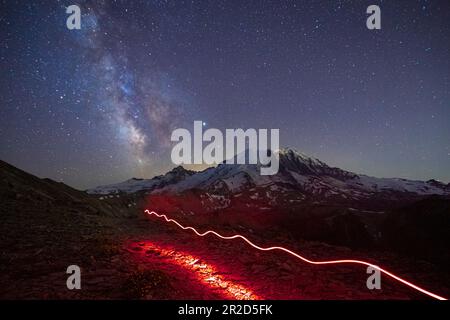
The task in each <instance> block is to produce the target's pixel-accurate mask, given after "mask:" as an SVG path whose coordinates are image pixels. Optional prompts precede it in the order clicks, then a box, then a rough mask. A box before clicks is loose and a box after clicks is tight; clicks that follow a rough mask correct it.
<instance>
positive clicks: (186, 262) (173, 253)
mask: <svg viewBox="0 0 450 320" xmlns="http://www.w3.org/2000/svg"><path fill="white" fill-rule="evenodd" d="M140 246H142V248H143V249H145V251H146V253H148V252H151V253H157V254H158V256H162V257H165V258H167V259H168V260H169V261H170V262H171V263H172V264H175V265H177V266H180V267H182V268H184V269H187V270H189V271H190V272H193V273H194V274H195V275H196V276H197V278H198V279H199V280H200V282H201V283H203V284H206V285H208V286H209V287H210V288H213V289H222V292H223V293H224V294H225V296H226V297H228V298H232V299H236V300H260V299H262V298H261V297H260V296H259V295H256V294H255V293H254V292H253V291H252V290H250V289H249V288H247V287H245V286H243V285H241V284H239V283H235V282H234V281H232V280H230V279H227V277H226V276H224V275H220V270H219V269H218V268H217V267H215V266H214V265H212V264H209V263H206V262H203V261H201V259H200V258H198V257H195V256H193V255H191V254H189V253H185V252H181V251H178V250H174V249H173V248H170V247H163V246H161V245H158V244H156V243H153V242H148V241H146V242H145V243H142V244H140ZM146 253H143V254H144V255H145V254H146Z"/></svg>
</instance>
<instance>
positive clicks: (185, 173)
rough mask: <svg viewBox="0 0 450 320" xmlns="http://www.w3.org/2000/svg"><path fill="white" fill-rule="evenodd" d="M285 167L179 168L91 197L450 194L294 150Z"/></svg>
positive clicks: (282, 155)
mask: <svg viewBox="0 0 450 320" xmlns="http://www.w3.org/2000/svg"><path fill="white" fill-rule="evenodd" d="M279 159H280V169H279V172H278V173H277V174H276V175H273V176H263V175H260V170H259V165H237V164H219V165H218V166H217V167H212V168H208V169H206V170H204V171H201V172H194V171H189V170H185V169H184V168H183V167H177V168H175V169H173V170H172V171H170V172H168V173H166V174H165V175H161V176H157V177H154V178H152V179H136V178H133V179H130V180H127V181H124V182H122V183H118V184H111V185H105V186H99V187H96V188H93V189H89V190H87V192H88V193H91V194H114V193H135V192H142V191H145V192H146V193H165V192H169V193H174V194H179V193H182V192H185V191H188V190H202V191H205V192H208V193H210V194H217V195H221V196H230V195H237V194H239V193H241V192H248V191H252V193H251V194H249V196H250V197H251V198H252V199H257V198H261V197H269V198H270V197H272V198H286V197H287V198H289V200H290V201H291V202H301V201H303V200H316V201H333V202H335V203H336V202H346V201H348V200H356V201H360V200H366V199H370V198H384V199H391V200H395V199H404V198H408V197H415V196H425V195H432V194H436V195H449V194H450V184H444V183H442V182H439V181H436V180H429V181H417V180H407V179H399V178H375V177H370V176H367V175H362V174H356V173H353V172H349V171H345V170H342V169H339V168H334V167H330V166H328V165H327V164H326V163H324V162H322V161H320V160H319V159H316V158H313V157H309V156H307V155H305V154H303V153H300V152H298V151H295V150H293V149H281V150H280V151H279Z"/></svg>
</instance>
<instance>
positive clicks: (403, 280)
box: [145, 209, 447, 300]
mask: <svg viewBox="0 0 450 320" xmlns="http://www.w3.org/2000/svg"><path fill="white" fill-rule="evenodd" d="M145 213H147V214H148V215H154V216H156V217H158V218H163V219H164V220H165V221H166V222H170V223H173V224H175V225H177V226H178V227H179V228H181V229H183V230H192V231H193V232H194V233H195V234H196V235H198V236H199V237H204V236H206V235H208V234H213V235H215V236H216V237H219V238H221V239H224V240H232V239H242V240H244V241H245V242H247V243H248V244H249V245H250V246H252V247H253V248H255V249H258V250H261V251H273V250H278V251H283V252H286V253H288V254H290V255H291V256H293V257H295V258H297V259H300V260H302V261H304V262H306V263H309V264H314V265H327V264H359V265H364V266H367V267H373V268H375V269H378V270H380V272H382V273H384V274H385V275H387V276H389V277H391V278H392V279H394V280H397V281H398V282H400V283H402V284H404V285H406V286H408V287H410V288H413V289H415V290H417V291H419V292H421V293H424V294H426V295H427V296H430V297H432V298H434V299H437V300H447V298H444V297H442V296H439V295H437V294H435V293H433V292H430V291H428V290H426V289H424V288H421V287H419V286H418V285H415V284H414V283H411V282H409V281H407V280H405V279H403V278H401V277H399V276H397V275H395V274H393V273H392V272H390V271H387V270H386V269H383V268H380V267H379V266H376V265H374V264H372V263H369V262H366V261H362V260H353V259H343V260H327V261H313V260H309V259H307V258H305V257H304V256H302V255H300V254H298V253H296V252H294V251H291V250H289V249H287V248H284V247H279V246H273V247H260V246H258V245H256V244H254V243H253V242H251V241H250V240H249V239H247V238H246V237H244V236H243V235H240V234H236V235H232V236H223V235H221V234H219V233H217V232H216V231H213V230H207V231H205V232H203V233H200V232H198V231H197V230H196V229H195V228H193V227H185V226H183V225H181V224H180V223H179V222H178V221H176V220H174V219H170V218H168V217H167V216H166V215H165V214H158V213H156V212H155V211H150V210H148V209H146V210H145Z"/></svg>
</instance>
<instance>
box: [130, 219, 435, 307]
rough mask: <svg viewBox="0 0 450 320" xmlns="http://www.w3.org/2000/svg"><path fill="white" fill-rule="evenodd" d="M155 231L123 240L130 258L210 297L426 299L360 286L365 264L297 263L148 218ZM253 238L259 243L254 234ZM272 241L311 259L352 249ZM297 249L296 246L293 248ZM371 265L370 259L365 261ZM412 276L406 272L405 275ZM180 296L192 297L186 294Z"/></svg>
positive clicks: (386, 285) (400, 288) (404, 290)
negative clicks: (142, 236) (136, 239)
mask: <svg viewBox="0 0 450 320" xmlns="http://www.w3.org/2000/svg"><path fill="white" fill-rule="evenodd" d="M155 225H157V226H158V232H156V233H153V234H152V235H149V236H148V237H144V238H141V239H139V240H138V241H134V242H129V243H128V244H127V245H128V249H129V252H134V255H133V256H134V259H137V260H139V261H140V262H141V263H143V264H145V263H147V264H148V266H151V268H153V267H155V266H157V268H158V269H159V270H163V272H165V273H167V274H171V275H175V277H174V278H177V277H178V278H179V277H186V279H189V282H190V286H191V287H192V288H194V290H193V292H195V291H205V290H206V291H210V292H212V293H213V295H212V296H210V298H216V297H218V298H225V299H227V298H231V299H427V298H429V297H427V296H425V295H423V294H421V293H419V292H417V291H415V290H412V289H411V288H408V287H405V286H404V285H402V284H399V283H398V282H396V281H393V280H392V279H390V278H388V277H383V276H382V286H381V289H380V290H376V289H375V290H369V289H368V288H367V286H366V281H367V278H368V276H369V275H368V274H367V273H366V268H364V267H363V266H358V265H356V266H355V265H333V266H329V265H327V266H317V265H310V264H307V263H301V262H299V261H298V260H296V259H294V258H292V257H290V256H288V255H286V254H284V253H283V252H261V251H257V250H254V249H253V248H251V247H249V246H248V244H246V243H243V241H240V240H239V239H235V240H230V241H224V240H223V239H219V238H217V237H215V236H214V235H208V236H205V237H196V236H195V235H193V234H192V233H191V232H187V231H184V230H180V229H178V228H177V227H174V226H170V225H165V224H163V223H162V222H161V221H155V220H149V226H153V227H154V226H155ZM254 240H255V242H258V241H262V240H261V239H258V237H256V236H255V237H254ZM271 241H275V243H278V244H283V245H285V246H286V247H291V248H293V249H295V248H296V247H299V248H301V251H302V252H303V253H305V254H307V256H308V257H310V258H311V259H316V260H320V259H342V258H345V257H347V258H348V257H349V256H352V257H355V255H356V257H357V255H358V253H355V252H351V251H350V250H348V249H346V248H342V247H335V246H327V245H324V244H322V243H312V242H303V243H290V242H289V241H288V240H286V239H273V240H271ZM299 251H300V250H299ZM372 262H373V263H374V264H377V262H379V261H377V260H376V257H374V258H373V259H372V261H371V263H372ZM408 277H410V279H411V280H413V279H414V275H410V274H406V278H408ZM183 298H188V299H189V298H195V296H191V295H188V296H186V297H183Z"/></svg>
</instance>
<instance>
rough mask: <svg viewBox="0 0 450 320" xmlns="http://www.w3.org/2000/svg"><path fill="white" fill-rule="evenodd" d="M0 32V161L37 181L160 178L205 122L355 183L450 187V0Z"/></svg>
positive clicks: (53, 16)
mask: <svg viewBox="0 0 450 320" xmlns="http://www.w3.org/2000/svg"><path fill="white" fill-rule="evenodd" d="M71 4H79V5H80V7H81V11H82V19H81V24H82V26H81V30H68V29H67V28H66V19H67V17H68V14H66V12H65V8H66V7H67V6H69V5H71ZM371 4H377V5H379V6H380V7H381V17H382V22H381V24H382V29H381V30H373V31H372V30H368V29H367V28H366V18H367V16H368V15H367V14H366V8H367V6H368V5H371ZM0 25H1V33H0V72H1V77H0V159H2V160H4V161H7V162H9V163H11V164H13V165H15V166H17V167H19V168H21V169H24V170H26V171H28V172H31V173H33V174H36V175H38V176H40V177H49V178H52V179H54V180H57V181H63V182H65V183H67V184H69V185H71V186H74V187H76V188H82V189H83V188H88V187H93V186H96V185H100V184H106V183H113V182H119V181H123V180H126V179H129V178H131V177H145V178H149V177H152V176H154V175H156V174H161V173H164V172H165V171H167V170H168V169H170V168H171V167H173V166H174V165H173V164H172V163H171V161H170V150H171V147H172V146H173V144H172V143H171V142H170V134H171V132H172V130H173V129H175V128H178V127H185V128H188V129H189V130H192V126H193V121H194V120H202V121H204V122H205V127H209V128H219V129H225V128H244V129H245V128H268V129H270V128H279V129H280V145H281V146H284V147H294V148H296V149H298V150H300V151H302V152H304V153H306V154H309V155H312V156H316V157H318V158H319V159H320V160H322V161H324V162H326V163H328V164H329V165H333V166H338V167H341V168H343V169H347V170H351V171H354V172H358V173H365V174H369V175H374V176H378V177H405V178H412V179H422V180H428V179H431V178H434V179H438V180H441V181H444V182H449V181H450V1H448V0H442V1H413V0H411V1H394V0H391V1H380V0H373V1H319V0H314V1H312V0H311V1H300V0H297V1H243V0H239V1H217V0H215V1H181V0H177V1H93V2H90V1H89V2H84V1H78V2H73V1H42V2H39V1H9V0H2V1H1V7H0Z"/></svg>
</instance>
